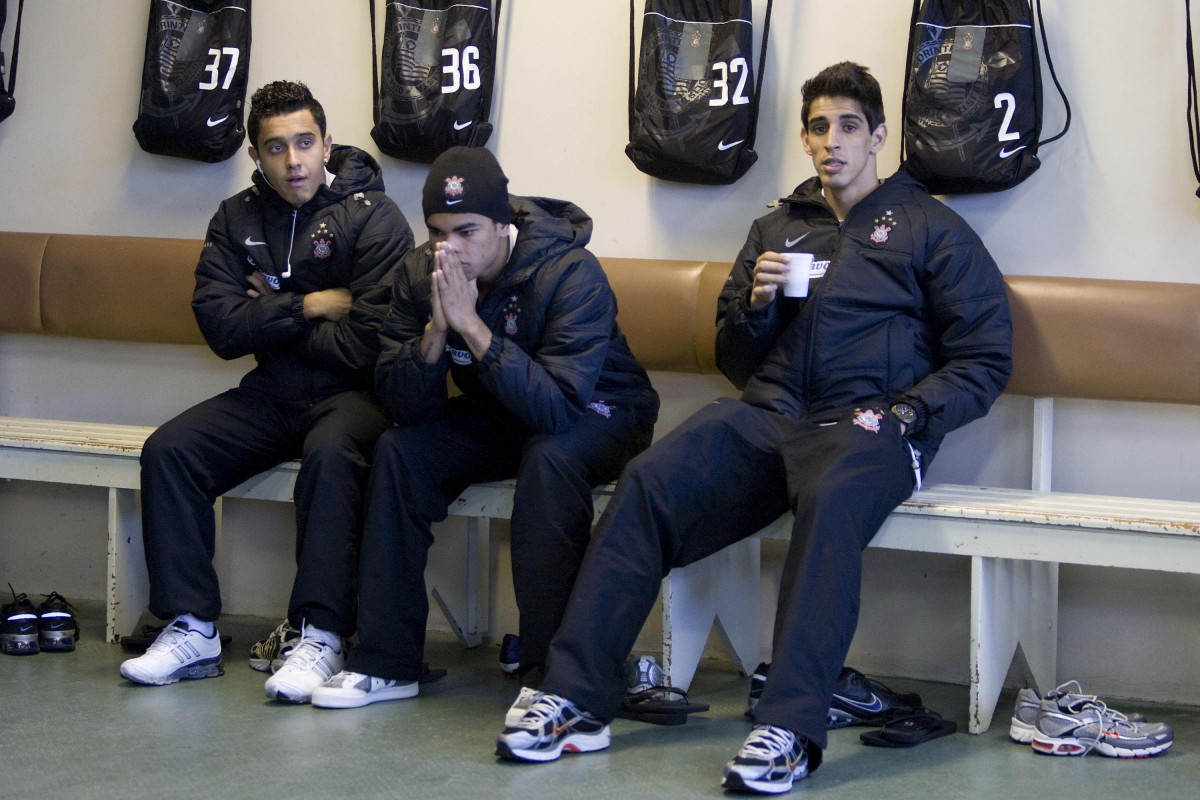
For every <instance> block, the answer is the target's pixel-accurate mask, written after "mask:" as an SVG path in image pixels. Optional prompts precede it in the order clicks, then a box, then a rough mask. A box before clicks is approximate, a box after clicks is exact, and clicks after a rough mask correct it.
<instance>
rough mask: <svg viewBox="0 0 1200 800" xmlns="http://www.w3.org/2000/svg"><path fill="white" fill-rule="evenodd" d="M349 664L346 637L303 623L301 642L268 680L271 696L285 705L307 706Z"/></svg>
mask: <svg viewBox="0 0 1200 800" xmlns="http://www.w3.org/2000/svg"><path fill="white" fill-rule="evenodd" d="M331 641H334V642H337V644H336V645H333V644H331V643H330V642H331ZM345 663H346V643H345V642H344V641H342V637H340V636H338V635H337V634H334V633H329V632H328V631H323V630H321V629H320V628H314V627H313V626H311V625H306V624H303V623H302V624H301V625H300V641H299V643H298V644H297V645H296V646H295V648H293V649H292V652H291V655H289V656H288V657H287V661H285V662H283V666H282V667H280V668H279V671H278V672H276V673H275V674H274V675H272V676H271V677H270V678H267V682H266V684H265V687H264V688H265V689H266V691H267V697H270V698H271V699H273V700H278V701H280V702H281V703H307V702H308V701H309V700H311V699H312V694H313V691H314V690H315V689H316V688H317V687H318V686H320V685H321V684H323V683H325V681H327V680H329V679H330V678H332V677H333V676H334V675H335V674H337V673H338V672H340V671H341V669H342V665H344V664H345Z"/></svg>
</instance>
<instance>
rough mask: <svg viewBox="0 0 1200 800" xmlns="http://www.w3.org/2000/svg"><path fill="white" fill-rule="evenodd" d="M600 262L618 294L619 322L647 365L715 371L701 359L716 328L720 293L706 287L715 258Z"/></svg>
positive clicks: (677, 370)
mask: <svg viewBox="0 0 1200 800" xmlns="http://www.w3.org/2000/svg"><path fill="white" fill-rule="evenodd" d="M600 263H601V264H602V265H603V267H604V272H605V273H606V274H607V275H608V282H609V285H610V286H612V289H613V292H614V293H615V294H616V295H617V324H619V325H620V326H621V330H622V331H623V332H624V333H625V338H627V339H628V340H629V347H630V349H631V350H633V354H634V355H635V356H637V359H638V361H640V362H641V364H642V366H643V367H645V368H646V369H649V370H670V371H673V372H701V371H712V368H711V367H708V368H707V369H706V368H705V364H702V363H701V360H700V359H698V358H697V351H698V350H700V349H701V348H702V347H707V349H708V350H709V351H711V350H712V347H713V344H712V340H713V336H714V334H715V332H716V328H715V322H714V321H715V319H716V313H717V301H716V296H715V295H714V296H712V297H711V298H710V297H707V296H705V294H706V292H704V291H703V290H704V288H705V287H706V284H705V282H704V280H703V276H704V275H705V273H706V272H707V269H708V267H709V266H710V264H709V262H707V261H669V260H663V259H649V258H602V259H600ZM724 271H725V272H728V268H725V269H724ZM721 280H722V281H724V276H722V278H721ZM709 360H710V361H711V359H709Z"/></svg>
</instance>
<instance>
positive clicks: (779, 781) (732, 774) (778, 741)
mask: <svg viewBox="0 0 1200 800" xmlns="http://www.w3.org/2000/svg"><path fill="white" fill-rule="evenodd" d="M806 777H808V751H807V750H806V749H805V746H804V740H803V739H802V738H800V737H799V736H797V735H796V734H794V733H792V732H791V731H789V730H788V729H787V728H777V727H775V726H774V725H755V726H754V730H753V731H751V732H750V735H749V736H748V737H746V741H745V743H743V744H742V749H741V750H738V753H737V755H736V756H734V758H733V761H730V762H729V763H728V764H726V765H725V780H724V782H722V784H721V786H722V787H723V788H725V789H731V790H733V791H735V792H759V793H761V794H783V793H784V792H789V791H791V789H792V783H793V782H794V781H798V780H800V779H801V778H806Z"/></svg>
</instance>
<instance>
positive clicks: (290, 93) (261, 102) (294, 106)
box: [246, 81, 325, 147]
mask: <svg viewBox="0 0 1200 800" xmlns="http://www.w3.org/2000/svg"><path fill="white" fill-rule="evenodd" d="M305 109H308V110H309V111H311V112H312V115H313V119H315V120H316V121H317V127H318V128H320V129H321V137H322V138H324V137H325V109H323V108H321V104H320V103H318V102H317V98H315V97H313V95H312V92H310V91H309V90H308V87H307V86H305V85H304V84H303V83H300V82H298V81H275V82H273V83H268V84H267V85H266V86H264V87H262V88H261V89H259V90H258V91H256V92H255V93H254V94H253V95H252V96H251V97H250V114H249V116H247V117H246V133H247V134H249V136H250V144H252V145H254V146H255V147H258V130H259V128H260V127H261V126H262V121H263V120H264V119H267V118H268V117H278V116H282V115H284V114H291V113H293V112H296V111H304V110H305Z"/></svg>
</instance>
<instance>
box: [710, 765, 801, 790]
mask: <svg viewBox="0 0 1200 800" xmlns="http://www.w3.org/2000/svg"><path fill="white" fill-rule="evenodd" d="M807 777H808V768H807V767H804V768H800V769H795V770H792V774H791V777H789V778H788V779H787V781H774V782H767V781H755V780H747V779H746V777H745V776H743V775H742V774H741V773H740V772H734V771H732V770H730V771H729V772H726V773H725V780H724V781H722V782H721V788H722V789H729V790H732V791H735V792H758V793H760V794H784V793H786V792H790V791H791V790H792V784H793V783H795V782H796V781H798V780H800V779H802V778H807Z"/></svg>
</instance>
